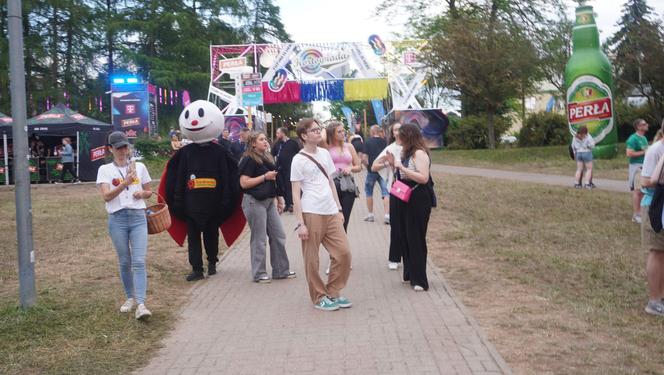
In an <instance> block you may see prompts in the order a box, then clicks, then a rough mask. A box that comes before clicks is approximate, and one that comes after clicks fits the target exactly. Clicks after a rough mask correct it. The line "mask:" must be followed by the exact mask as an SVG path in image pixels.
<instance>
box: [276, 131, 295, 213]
mask: <svg viewBox="0 0 664 375" xmlns="http://www.w3.org/2000/svg"><path fill="white" fill-rule="evenodd" d="M299 151H300V145H299V144H298V143H297V142H296V141H295V140H293V139H290V138H288V129H286V128H279V129H277V134H276V142H275V143H274V146H272V156H274V160H275V163H276V165H277V172H279V174H278V175H277V184H278V185H279V186H280V187H281V188H282V189H283V193H284V199H285V201H286V208H285V210H286V211H288V212H293V189H292V187H291V183H290V171H291V163H292V162H293V157H294V156H295V154H297V153H298V152H299Z"/></svg>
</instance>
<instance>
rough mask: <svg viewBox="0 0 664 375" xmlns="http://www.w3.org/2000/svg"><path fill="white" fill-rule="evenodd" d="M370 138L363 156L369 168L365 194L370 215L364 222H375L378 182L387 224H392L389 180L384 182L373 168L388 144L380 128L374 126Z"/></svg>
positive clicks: (365, 145)
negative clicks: (374, 201)
mask: <svg viewBox="0 0 664 375" xmlns="http://www.w3.org/2000/svg"><path fill="white" fill-rule="evenodd" d="M369 134H370V137H369V139H367V141H366V142H365V143H364V155H363V156H362V164H364V165H365V166H366V167H367V178H366V179H365V182H364V193H365V196H366V198H367V210H368V211H369V215H367V216H366V217H365V218H364V221H369V222H373V221H374V213H373V190H374V185H375V184H376V182H378V186H380V193H381V195H380V196H381V198H382V200H383V207H384V209H383V212H385V219H384V222H385V224H389V223H390V200H389V196H390V191H389V190H388V189H387V180H384V179H383V178H382V177H381V176H380V174H378V172H373V171H372V170H371V166H372V165H373V162H374V161H375V160H376V158H377V157H378V155H379V154H380V152H381V151H383V150H384V149H385V147H386V146H387V142H386V141H385V139H384V138H382V137H381V131H380V126H378V125H373V126H372V127H371V128H370V129H369Z"/></svg>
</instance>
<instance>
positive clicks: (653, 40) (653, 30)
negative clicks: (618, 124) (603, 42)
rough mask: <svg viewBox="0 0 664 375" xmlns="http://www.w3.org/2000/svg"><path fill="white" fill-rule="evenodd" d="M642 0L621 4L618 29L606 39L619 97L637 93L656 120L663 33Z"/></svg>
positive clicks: (661, 98) (661, 106) (663, 83)
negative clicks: (643, 98)
mask: <svg viewBox="0 0 664 375" xmlns="http://www.w3.org/2000/svg"><path fill="white" fill-rule="evenodd" d="M654 18H655V17H654V14H653V11H652V8H650V7H649V6H648V4H647V2H646V1H645V0H629V1H627V2H626V3H625V5H624V6H623V11H622V16H621V19H620V21H619V22H618V25H619V26H620V29H619V30H618V31H617V32H616V33H615V34H614V35H613V37H612V38H610V39H609V41H608V48H609V50H610V52H611V54H610V55H611V56H613V65H614V71H615V76H616V91H617V93H618V95H619V96H623V97H627V96H630V95H634V94H638V95H641V96H644V97H646V98H647V99H648V106H649V107H650V111H651V113H652V114H653V115H654V117H655V119H656V122H657V123H659V122H660V121H661V119H662V117H664V69H662V68H661V62H662V60H664V32H663V30H662V23H661V21H659V20H653V19H654Z"/></svg>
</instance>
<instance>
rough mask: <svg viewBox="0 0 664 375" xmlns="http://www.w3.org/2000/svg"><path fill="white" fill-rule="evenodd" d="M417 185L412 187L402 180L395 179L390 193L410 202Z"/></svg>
mask: <svg viewBox="0 0 664 375" xmlns="http://www.w3.org/2000/svg"><path fill="white" fill-rule="evenodd" d="M417 186H419V185H417ZM417 186H415V187H414V188H412V187H410V186H408V185H406V184H404V183H403V182H401V181H400V180H395V181H394V183H393V184H392V187H391V188H390V194H392V195H394V196H395V197H397V198H399V199H401V200H402V201H403V202H406V203H408V201H409V200H410V195H411V194H413V190H415V189H416V188H417Z"/></svg>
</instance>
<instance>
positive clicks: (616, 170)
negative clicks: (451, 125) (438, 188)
mask: <svg viewBox="0 0 664 375" xmlns="http://www.w3.org/2000/svg"><path fill="white" fill-rule="evenodd" d="M624 155H625V144H624V143H621V144H619V145H618V156H617V157H616V158H614V159H610V160H595V161H594V171H595V173H594V175H595V176H596V177H598V178H610V179H616V180H627V158H626V157H625V156H624ZM432 159H433V162H434V163H439V164H448V165H457V166H464V167H481V168H494V169H506V170H514V171H522V172H536V173H546V174H559V175H574V171H575V170H576V164H575V162H574V161H573V160H571V159H570V157H569V154H568V150H567V146H549V147H524V148H517V147H514V148H500V149H497V150H436V151H434V152H433V153H432Z"/></svg>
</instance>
